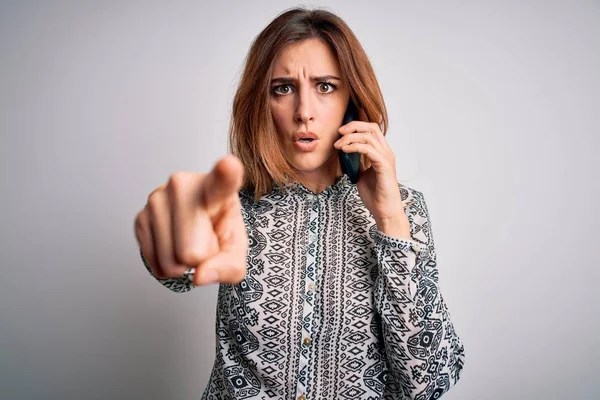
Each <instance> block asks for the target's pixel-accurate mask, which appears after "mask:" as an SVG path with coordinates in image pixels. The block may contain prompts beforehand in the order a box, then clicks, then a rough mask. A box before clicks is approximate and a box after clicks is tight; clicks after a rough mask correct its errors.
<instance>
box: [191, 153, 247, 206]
mask: <svg viewBox="0 0 600 400" xmlns="http://www.w3.org/2000/svg"><path fill="white" fill-rule="evenodd" d="M243 178H244V166H243V165H242V163H241V161H240V160H239V159H238V158H237V157H235V156H225V157H223V158H222V159H220V160H219V161H218V162H217V163H216V164H215V166H214V167H213V169H212V170H211V171H210V173H209V174H208V175H207V176H206V179H205V180H204V182H203V183H202V188H201V190H200V203H201V204H202V206H204V207H205V208H206V209H207V211H208V213H209V214H210V215H213V214H214V213H215V212H217V211H219V210H220V209H222V208H223V207H224V206H226V204H224V203H228V201H229V199H230V198H232V197H234V196H235V197H237V195H238V191H239V190H240V188H241V186H242V182H243Z"/></svg>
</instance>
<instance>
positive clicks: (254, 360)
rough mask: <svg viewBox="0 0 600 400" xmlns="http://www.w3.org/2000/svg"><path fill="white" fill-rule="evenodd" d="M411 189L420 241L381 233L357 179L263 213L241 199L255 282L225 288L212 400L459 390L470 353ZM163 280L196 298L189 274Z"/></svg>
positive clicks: (303, 192)
mask: <svg viewBox="0 0 600 400" xmlns="http://www.w3.org/2000/svg"><path fill="white" fill-rule="evenodd" d="M399 190H400V192H401V196H402V200H403V205H404V207H405V210H406V215H407V217H408V220H409V222H410V229H411V237H412V240H405V239H398V238H394V237H390V236H388V235H386V234H384V233H383V232H381V231H378V230H377V227H376V225H375V221H374V219H373V217H372V215H371V214H370V212H369V211H368V210H367V208H366V207H365V206H364V204H363V202H362V200H361V198H360V197H359V195H358V190H357V188H356V186H355V185H353V184H351V183H350V181H349V179H348V178H347V177H346V176H345V175H344V176H342V177H340V178H338V179H337V180H336V182H335V183H334V184H333V185H331V186H329V187H328V188H327V189H325V190H324V191H323V192H321V193H319V194H315V193H313V192H311V191H310V190H309V189H307V188H306V187H304V186H302V185H301V184H299V183H297V184H296V185H295V186H293V187H288V188H287V189H285V188H283V187H278V186H276V187H275V188H274V189H273V191H272V192H271V193H269V194H267V195H265V196H263V197H262V198H261V199H260V200H259V201H258V202H256V203H255V202H254V197H253V193H248V192H245V191H241V192H240V199H241V201H242V214H243V217H244V221H245V224H246V228H247V232H248V239H249V245H250V246H249V250H248V254H247V272H246V276H245V278H244V280H243V281H242V282H241V283H239V284H235V285H231V284H221V285H220V287H219V294H218V302H217V310H216V357H215V361H214V365H213V369H212V374H211V376H210V379H209V382H208V384H207V386H206V389H205V391H204V394H203V396H202V399H206V400H209V399H286V400H289V399H297V400H309V399H314V400H317V399H327V400H331V399H359V398H360V399H437V398H439V397H440V396H441V395H442V394H443V393H445V392H446V391H448V389H450V387H452V386H453V385H454V384H455V383H456V382H457V381H458V379H459V377H460V375H461V371H462V369H463V365H464V360H465V353H464V346H463V344H462V342H461V340H460V338H459V337H458V336H457V333H456V331H455V330H454V327H453V324H452V322H451V320H450V314H449V312H448V308H447V306H446V303H445V302H444V299H443V298H442V294H441V292H440V289H439V285H438V270H437V263H436V253H435V248H434V244H433V238H432V235H431V222H430V220H429V215H428V211H427V207H426V205H425V200H424V197H423V194H422V193H421V192H419V191H417V190H414V189H411V188H409V187H407V186H404V185H399ZM142 260H143V261H144V264H145V265H146V267H148V265H147V263H146V260H145V259H144V258H143V255H142ZM158 281H159V282H161V283H162V284H163V285H164V286H166V287H167V288H169V289H171V290H172V291H175V292H186V291H189V290H191V289H192V288H194V285H193V283H192V281H191V279H190V276H189V275H186V276H183V277H181V278H167V279H158Z"/></svg>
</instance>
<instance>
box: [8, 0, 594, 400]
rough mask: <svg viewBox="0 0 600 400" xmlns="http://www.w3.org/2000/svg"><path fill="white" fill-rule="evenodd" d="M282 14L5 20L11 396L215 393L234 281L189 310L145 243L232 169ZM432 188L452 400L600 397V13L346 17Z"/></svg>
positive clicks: (451, 9)
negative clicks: (219, 316) (241, 113)
mask: <svg viewBox="0 0 600 400" xmlns="http://www.w3.org/2000/svg"><path fill="white" fill-rule="evenodd" d="M294 5H296V3H292V2H284V1H270V2H269V1H236V2H231V1H229V2H228V1H221V2H218V3H216V4H213V5H209V2H200V1H196V2H192V1H190V2H180V1H170V2H166V1H165V2H160V3H159V2H153V3H151V2H141V1H140V2H136V1H129V2H124V1H111V2H75V1H73V2H70V3H69V2H59V1H54V2H42V1H39V2H33V1H22V2H19V1H3V2H1V3H0V134H1V136H0V189H1V192H0V193H1V195H0V204H1V207H0V318H1V320H0V391H1V395H0V396H1V397H2V398H6V399H142V398H143V399H167V398H168V399H198V398H199V397H200V396H201V393H202V391H203V389H204V386H205V384H206V381H207V379H208V376H209V373H210V369H211V367H212V362H213V356H214V340H215V338H214V314H215V301H216V287H215V286H211V287H206V288H200V289H196V290H195V291H193V292H191V293H189V294H184V295H178V294H174V293H171V292H170V291H168V290H167V289H165V288H163V287H162V286H160V285H159V284H158V283H157V282H156V281H154V280H153V278H152V277H151V276H149V275H148V274H147V273H146V271H145V269H144V267H143V265H142V262H141V260H140V258H139V255H138V248H137V244H136V241H135V237H134V233H133V222H134V218H135V215H136V213H137V212H138V211H139V210H141V208H142V207H143V206H144V204H145V202H146V197H147V195H148V194H149V193H150V192H151V191H152V190H153V189H154V188H155V187H156V186H158V185H159V184H161V183H163V182H165V181H166V180H167V179H168V177H169V175H170V174H172V173H173V172H175V171H179V170H192V171H207V170H208V169H210V168H211V166H212V165H213V163H214V162H215V161H216V160H217V159H219V158H220V157H221V156H223V155H224V154H226V151H227V140H226V132H227V127H228V122H229V113H230V107H231V101H232V96H233V93H234V90H235V87H236V84H237V82H238V79H239V76H240V71H241V68H242V65H243V61H244V57H245V55H246V52H247V51H248V49H249V46H250V43H251V40H252V39H253V38H254V37H255V36H256V35H257V34H258V32H259V31H260V30H261V29H262V28H264V27H265V26H266V24H267V23H268V22H269V21H271V20H272V19H273V18H274V17H275V16H276V15H277V14H278V13H279V12H281V11H283V10H284V9H286V8H288V7H291V6H294ZM320 5H321V6H326V7H327V8H328V9H330V10H331V11H334V12H336V13H338V14H339V15H340V16H341V17H342V18H344V19H345V20H346V22H348V24H349V25H350V26H351V27H352V29H353V30H354V31H355V33H356V34H357V36H358V38H359V40H361V42H362V43H363V45H364V47H365V49H366V51H367V53H368V54H369V56H370V58H371V61H372V63H373V65H374V67H375V71H376V73H377V76H378V78H379V80H380V84H381V86H382V89H383V92H384V96H385V99H386V102H387V106H388V109H389V113H390V130H389V134H388V140H389V142H390V143H391V144H392V147H393V148H394V150H395V152H396V156H397V171H398V178H399V180H400V181H401V182H402V183H404V184H406V185H408V186H411V187H413V188H415V189H417V190H420V191H422V192H423V193H424V195H425V199H426V200H427V204H428V206H429V211H430V215H431V219H432V227H433V233H434V238H435V244H436V247H437V251H438V265H439V269H440V286H441V289H442V293H443V295H444V297H445V299H446V301H447V303H448V306H449V308H450V312H451V316H452V319H453V322H454V325H455V328H456V330H457V332H458V334H459V335H460V337H461V338H462V340H463V342H464V345H465V349H466V364H465V370H464V373H463V377H462V379H461V380H460V381H459V383H458V384H457V385H456V386H455V387H454V388H453V389H452V390H451V391H450V392H449V393H448V394H447V395H445V396H444V398H447V399H448V400H452V399H473V400H475V399H477V400H479V399H597V398H600V386H599V385H598V378H597V371H598V366H597V365H598V364H597V361H598V357H599V356H600V350H599V345H600V341H599V338H600V334H599V333H598V329H599V328H600V323H599V322H600V312H599V311H598V307H599V306H600V302H599V301H598V295H597V284H598V279H599V278H600V274H599V272H598V270H599V268H600V262H599V261H600V257H599V255H598V239H599V235H598V228H597V227H598V222H599V218H598V207H597V205H596V206H594V205H593V204H595V203H596V202H597V200H596V199H597V196H598V194H599V190H598V189H599V171H600V168H599V165H598V161H597V156H596V152H597V151H598V148H599V145H600V143H599V140H598V135H599V134H600V129H599V128H600V123H599V122H598V116H599V114H600V73H599V71H600V4H599V3H598V2H597V1H566V0H565V1H494V2H491V1H454V2H447V1H427V2H420V1H419V2H417V1H412V2H409V1H391V0H390V1H362V2H349V1H330V2H325V3H321V4H320Z"/></svg>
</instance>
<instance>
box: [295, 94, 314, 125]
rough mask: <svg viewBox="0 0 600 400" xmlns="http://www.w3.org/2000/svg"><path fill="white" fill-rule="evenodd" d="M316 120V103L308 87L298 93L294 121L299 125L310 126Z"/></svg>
mask: <svg viewBox="0 0 600 400" xmlns="http://www.w3.org/2000/svg"><path fill="white" fill-rule="evenodd" d="M314 118H315V111H314V102H313V99H311V93H310V89H309V88H307V87H304V88H302V89H301V90H299V91H298V96H297V99H296V111H295V112H294V121H296V123H298V124H302V123H303V124H305V125H308V123H309V122H310V121H313V120H314Z"/></svg>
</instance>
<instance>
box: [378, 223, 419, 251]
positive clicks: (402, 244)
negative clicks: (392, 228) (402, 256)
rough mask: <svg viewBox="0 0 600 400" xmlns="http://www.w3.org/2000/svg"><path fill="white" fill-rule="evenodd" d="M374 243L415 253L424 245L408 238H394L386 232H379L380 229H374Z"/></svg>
mask: <svg viewBox="0 0 600 400" xmlns="http://www.w3.org/2000/svg"><path fill="white" fill-rule="evenodd" d="M374 239H375V243H376V244H379V245H383V246H387V247H392V248H394V249H400V250H405V251H406V250H412V251H413V252H414V253H415V254H417V255H418V254H419V253H420V252H421V250H422V249H423V247H424V245H423V244H422V243H420V242H417V241H416V240H409V239H404V238H396V237H393V236H390V235H388V234H386V233H383V232H381V231H380V230H378V229H377V230H375V237H374Z"/></svg>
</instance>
